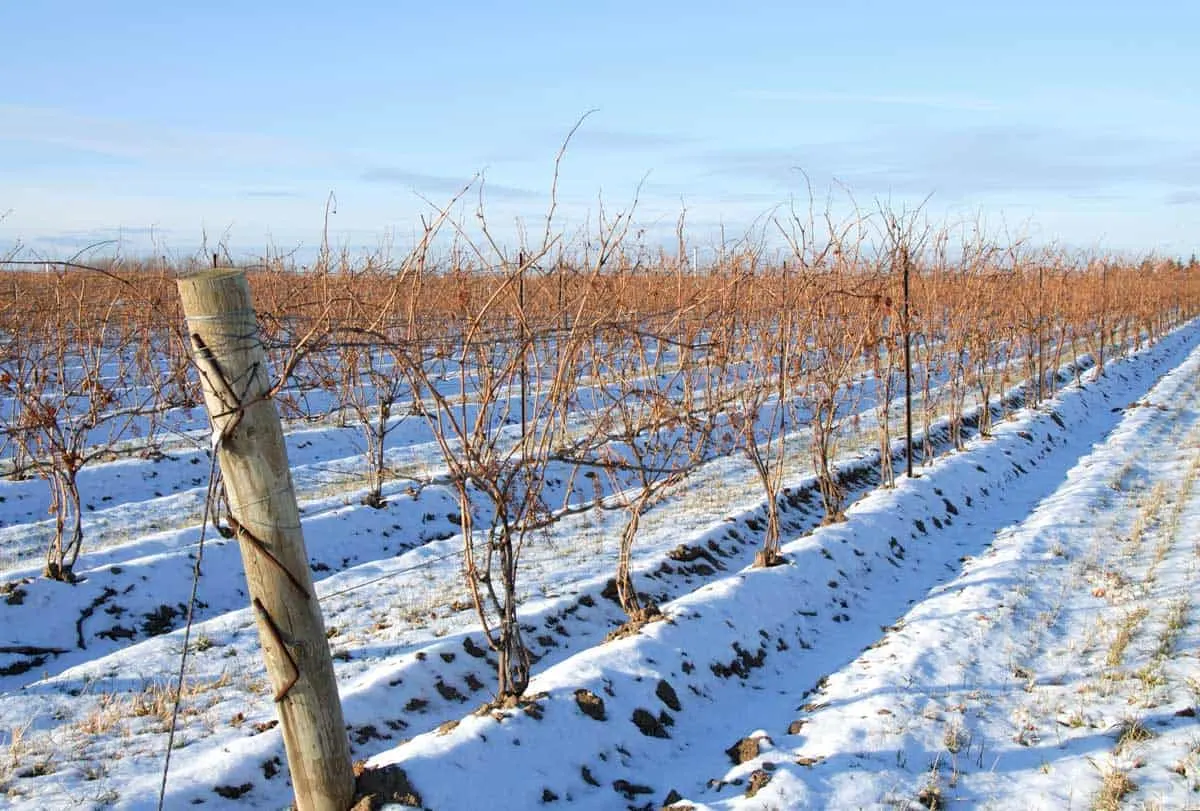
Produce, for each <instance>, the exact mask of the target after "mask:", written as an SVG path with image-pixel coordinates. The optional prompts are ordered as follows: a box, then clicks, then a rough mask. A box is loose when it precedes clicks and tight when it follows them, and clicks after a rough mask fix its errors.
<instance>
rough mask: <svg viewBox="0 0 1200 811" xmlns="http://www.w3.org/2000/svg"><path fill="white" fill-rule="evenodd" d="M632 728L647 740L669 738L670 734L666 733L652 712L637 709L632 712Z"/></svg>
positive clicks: (664, 727)
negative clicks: (635, 728)
mask: <svg viewBox="0 0 1200 811" xmlns="http://www.w3.org/2000/svg"><path fill="white" fill-rule="evenodd" d="M631 720H632V721H633V724H634V726H636V727H637V728H638V731H639V732H641V733H642V734H643V735H645V736H646V737H649V738H669V737H671V735H670V733H668V732H667V728H666V726H664V725H663V722H662V721H660V720H659V719H658V718H657V717H656V716H655V715H654V714H653V713H652V712H650V711H649V710H644V709H642V708H641V707H638V708H637V709H636V710H634V711H633V718H632V719H631Z"/></svg>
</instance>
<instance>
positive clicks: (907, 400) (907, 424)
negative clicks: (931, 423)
mask: <svg viewBox="0 0 1200 811" xmlns="http://www.w3.org/2000/svg"><path fill="white" fill-rule="evenodd" d="M900 263H901V265H902V266H903V272H904V473H905V475H907V476H908V478H910V479H911V478H912V477H913V464H912V462H913V460H912V457H913V426H912V329H911V327H910V326H909V320H908V272H909V262H908V246H907V245H901V246H900ZM925 374H929V370H928V369H926V370H925ZM926 461H928V460H926Z"/></svg>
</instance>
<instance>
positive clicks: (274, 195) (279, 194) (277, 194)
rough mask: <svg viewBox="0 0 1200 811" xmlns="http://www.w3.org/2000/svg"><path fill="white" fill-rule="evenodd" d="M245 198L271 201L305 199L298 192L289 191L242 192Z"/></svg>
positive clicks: (263, 190)
mask: <svg viewBox="0 0 1200 811" xmlns="http://www.w3.org/2000/svg"><path fill="white" fill-rule="evenodd" d="M242 196H243V197H256V198H265V199H269V200H277V199H296V198H300V197H303V196H304V195H302V194H301V193H300V192H298V191H289V190H287V189H247V190H246V191H243V192H242Z"/></svg>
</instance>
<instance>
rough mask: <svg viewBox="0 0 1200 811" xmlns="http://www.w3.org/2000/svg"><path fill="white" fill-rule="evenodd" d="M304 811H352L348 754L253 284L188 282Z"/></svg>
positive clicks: (205, 380) (195, 347)
mask: <svg viewBox="0 0 1200 811" xmlns="http://www.w3.org/2000/svg"><path fill="white" fill-rule="evenodd" d="M178 285H179V295H180V299H181V300H182V303H183V312H184V315H185V316H186V317H187V323H188V336H189V339H190V341H191V344H192V354H193V357H194V359H195V362H196V367H197V369H198V370H199V373H200V382H201V385H202V387H203V390H204V402H205V405H206V406H207V407H208V412H209V416H210V418H211V420H212V424H213V432H214V437H220V441H219V444H217V449H216V450H217V454H218V461H219V462H220V465H221V475H222V476H223V477H224V480H225V487H226V490H227V492H228V495H229V511H230V524H231V525H232V526H233V528H234V530H235V531H236V533H237V539H238V545H239V546H240V547H241V552H242V563H243V564H244V566H245V568H246V581H247V583H248V584H249V588H250V603H251V605H252V606H253V608H254V614H255V618H256V620H257V623H258V635H259V640H260V641H261V643H262V648H263V656H264V658H265V659H266V664H267V673H268V675H269V677H270V680H271V684H272V686H273V688H274V690H275V703H276V708H277V711H278V713H279V722H280V726H281V727H282V729H283V742H284V746H285V747H286V748H287V759H288V768H289V770H290V771H291V776H292V786H293V788H294V790H295V793H296V807H297V809H299V811H346V809H347V808H349V807H350V804H351V802H352V801H353V798H354V774H353V771H352V766H351V761H350V745H349V741H348V739H347V737H346V727H345V723H344V721H343V719H342V705H341V700H340V699H339V697H338V690H337V682H336V681H335V679H334V675H333V661H332V659H331V657H330V655H329V644H328V642H327V641H326V638H325V623H324V621H323V619H322V617H321V608H320V605H319V604H318V602H317V595H316V591H315V590H314V589H313V583H312V576H311V574H310V572H309V568H308V555H307V553H306V551H305V548H304V535H303V532H302V531H301V528H300V511H299V508H298V507H297V505H296V494H295V491H294V490H293V488H292V476H291V471H290V470H289V469H288V460H287V451H286V449H285V447H284V443H283V428H282V425H281V424H280V421H279V413H278V412H277V411H276V409H275V404H274V403H273V402H271V400H270V399H269V396H268V393H269V391H270V388H271V385H270V378H269V375H268V372H267V366H266V364H267V357H266V352H265V351H264V350H263V346H262V342H261V341H260V339H259V334H258V324H257V322H256V320H255V314H254V309H253V307H252V305H251V301H250V286H249V284H248V283H247V281H246V276H245V274H244V273H243V272H242V271H240V270H235V269H228V268H225V269H213V270H205V271H202V272H200V273H196V274H194V275H190V276H185V277H183V278H180V279H179V280H178Z"/></svg>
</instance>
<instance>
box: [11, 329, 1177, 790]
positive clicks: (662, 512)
mask: <svg viewBox="0 0 1200 811" xmlns="http://www.w3.org/2000/svg"><path fill="white" fill-rule="evenodd" d="M1198 338H1200V329H1197V327H1196V326H1195V325H1193V326H1190V327H1186V328H1184V329H1182V330H1180V331H1178V332H1176V333H1175V334H1173V335H1171V336H1169V337H1168V338H1166V339H1165V340H1163V341H1162V342H1161V343H1159V344H1157V345H1155V346H1154V347H1152V348H1150V349H1148V350H1144V351H1143V352H1141V353H1140V354H1138V355H1136V356H1135V357H1134V358H1132V359H1129V360H1122V361H1116V362H1114V363H1113V364H1111V365H1110V366H1109V368H1108V370H1107V374H1106V375H1105V376H1104V377H1102V378H1099V379H1096V380H1094V381H1093V380H1089V381H1088V382H1087V383H1086V384H1085V386H1084V387H1083V388H1082V389H1075V388H1071V389H1067V390H1065V391H1064V392H1062V393H1061V394H1060V395H1059V397H1058V398H1056V399H1055V400H1054V401H1052V402H1051V403H1049V404H1048V405H1045V406H1043V407H1042V408H1041V409H1038V410H1034V411H1022V412H1018V414H1017V415H1016V418H1015V419H1013V420H1010V421H1007V422H1004V423H1002V424H1000V425H999V426H998V428H997V430H996V436H995V438H994V439H991V440H986V441H981V440H973V441H972V443H971V445H970V447H969V448H968V450H967V452H965V453H960V454H951V455H946V456H944V457H941V458H939V459H938V460H937V461H936V462H935V463H934V464H933V465H932V466H930V467H926V468H924V469H922V470H921V471H920V473H921V475H920V477H919V478H918V479H916V480H912V481H901V482H900V485H899V486H898V487H897V488H896V489H894V490H877V491H874V492H866V490H869V488H868V487H867V486H866V485H863V486H862V488H863V492H864V493H865V495H864V497H863V498H861V499H860V500H859V501H857V503H856V504H855V505H854V506H853V507H852V508H851V510H850V511H849V520H848V521H846V522H845V523H843V524H838V525H834V526H826V527H819V528H817V527H815V525H816V523H817V520H818V519H819V515H820V509H819V506H818V505H817V502H816V500H815V499H814V498H813V497H812V495H811V492H810V491H809V490H807V489H806V484H808V483H806V482H805V481H804V480H803V479H799V478H797V479H796V480H795V481H793V482H791V487H790V490H789V493H788V497H787V499H786V502H787V503H786V509H785V512H784V518H785V530H786V543H785V546H784V553H785V556H786V557H787V565H784V566H781V567H776V568H772V569H769V570H754V569H749V568H747V566H748V564H749V563H750V561H751V559H752V557H753V552H754V547H755V544H756V542H757V539H758V534H759V532H760V531H761V528H762V523H761V521H762V518H761V516H762V510H761V506H762V505H761V503H760V501H759V500H758V499H759V496H758V493H757V491H756V489H755V487H754V486H753V483H752V481H751V480H750V478H749V476H748V473H747V470H746V468H745V465H744V464H743V463H741V462H740V461H739V460H737V459H735V458H729V459H716V460H714V461H713V462H711V463H709V464H708V465H707V466H706V467H705V469H704V470H703V471H702V472H701V475H700V477H699V478H698V479H697V480H695V481H694V482H693V483H692V486H690V487H689V488H687V489H686V490H685V491H683V492H680V493H678V494H677V495H676V496H674V497H673V498H671V499H669V500H668V501H666V502H665V503H664V504H662V505H660V506H659V507H658V508H656V509H655V510H654V511H653V512H652V513H651V516H652V518H650V517H648V521H647V524H648V525H647V527H646V530H645V532H646V536H645V538H644V541H643V542H641V543H640V545H639V560H638V578H639V586H640V587H641V588H643V589H644V590H646V591H647V592H650V593H652V594H654V595H655V596H656V597H657V598H659V599H660V600H661V601H662V602H663V607H664V612H665V614H666V616H667V620H666V621H664V622H658V623H653V624H651V625H648V626H646V627H645V628H644V629H643V630H642V632H641V633H639V634H638V635H636V636H633V637H627V638H624V639H620V640H617V641H613V642H607V643H606V642H604V641H603V640H604V637H605V635H606V634H607V633H608V632H609V631H610V630H612V628H613V627H615V626H616V625H618V624H619V623H620V622H621V614H620V611H619V609H618V608H617V607H616V606H615V605H614V604H613V603H612V602H611V601H610V600H609V599H607V598H605V597H604V596H603V594H602V592H603V591H604V586H605V583H606V581H607V579H608V578H609V577H610V576H611V570H612V560H613V556H612V551H613V550H612V547H613V545H614V544H613V538H614V534H615V533H616V532H617V530H618V528H617V526H616V525H615V521H616V520H618V518H619V516H615V515H611V514H606V515H593V514H590V513H589V514H585V515H580V516H574V517H572V518H570V519H568V520H565V521H564V522H562V524H561V525H559V526H557V527H556V528H555V529H554V531H553V532H551V533H549V534H547V535H546V536H544V537H542V538H540V539H539V541H538V544H537V546H538V551H537V553H536V554H532V555H531V556H530V558H529V569H528V570H527V571H526V573H525V575H524V577H525V583H526V586H527V588H528V592H527V594H526V603H525V605H524V608H523V612H522V618H523V621H524V622H525V623H526V624H527V628H528V631H527V634H526V637H527V639H529V640H530V641H531V642H532V643H533V646H534V649H535V653H536V654H537V655H538V656H539V657H540V658H539V661H538V664H537V665H536V668H535V672H536V675H535V678H534V681H533V684H532V685H531V688H530V696H531V697H532V699H533V700H532V701H531V703H529V704H527V705H525V706H522V707H518V708H513V709H512V710H507V711H502V712H493V713H490V714H489V713H485V714H482V715H476V714H472V710H473V709H474V708H476V707H478V706H479V705H480V704H482V703H483V702H485V701H486V700H488V699H489V698H490V697H491V696H490V693H489V689H490V686H491V684H492V683H493V680H494V674H493V672H492V667H491V665H490V663H489V661H488V659H489V655H488V653H487V652H486V651H485V650H484V649H483V646H482V637H481V635H480V634H479V632H478V629H477V626H476V624H475V622H474V619H473V616H472V613H471V612H470V611H469V610H462V609H463V606H464V603H463V602H462V598H463V597H464V596H465V595H464V594H463V593H462V590H461V587H460V586H459V585H458V576H457V571H458V565H459V560H458V556H457V553H458V548H459V543H458V541H457V538H456V537H455V536H454V533H455V532H456V531H457V525H456V523H455V521H456V519H457V515H456V513H455V510H456V509H457V505H456V503H455V502H454V501H453V499H451V497H450V494H449V492H448V491H446V490H444V489H442V488H441V487H439V486H437V485H436V484H432V485H429V486H426V487H424V488H422V489H419V490H412V491H411V492H410V491H409V490H408V487H409V483H407V482H404V481H399V482H396V483H395V484H394V485H393V486H392V487H391V489H390V492H388V493H387V495H388V497H389V504H388V506H387V507H386V508H385V509H383V510H372V509H368V508H365V507H362V506H361V505H359V504H357V502H356V501H355V499H354V498H352V497H350V496H347V495H346V494H345V493H343V492H340V491H337V490H336V488H334V483H335V482H336V479H337V476H340V475H343V474H342V471H341V468H340V467H339V465H338V464H337V463H336V460H334V459H331V458H330V457H331V451H330V450H329V448H331V447H332V444H330V445H328V446H326V445H323V444H322V443H335V441H336V439H335V438H331V437H332V435H331V434H330V433H329V432H319V431H318V432H314V433H313V434H311V435H310V436H307V437H303V436H301V435H299V434H297V435H295V436H293V437H292V439H291V447H292V449H293V462H294V463H296V464H297V465H298V466H299V467H298V470H299V472H298V476H297V478H298V481H299V482H300V484H301V489H302V491H303V492H304V493H306V496H307V497H306V501H305V504H304V509H305V516H306V519H305V531H306V536H307V539H308V544H309V551H310V556H311V558H312V563H313V568H314V577H316V578H318V579H319V587H318V589H319V592H320V594H321V595H322V607H323V609H324V612H325V616H326V623H327V625H328V626H329V627H330V631H331V634H332V636H331V645H332V647H333V650H334V654H335V658H336V664H337V673H338V680H339V685H340V687H341V690H342V700H343V703H344V706H345V712H346V719H347V723H348V724H349V725H350V730H349V733H350V736H351V740H352V742H353V747H354V752H355V756H356V757H359V758H368V759H370V762H371V763H372V764H386V763H396V764H399V765H400V766H401V767H402V768H403V769H404V771H405V773H406V774H407V776H408V779H409V781H410V782H411V787H412V789H413V791H414V792H415V794H417V795H419V797H420V800H421V802H422V803H423V805H425V806H426V807H430V808H435V809H473V808H539V807H548V808H552V807H558V806H563V807H566V806H569V807H573V808H574V807H578V808H597V809H601V808H603V809H608V808H625V807H634V808H642V807H650V808H658V807H660V806H662V805H664V804H667V803H677V804H678V805H679V806H680V807H681V808H682V807H687V806H692V807H696V808H727V807H728V808H733V807H738V808H796V807H799V808H804V807H832V808H856V807H865V808H873V807H898V808H907V807H913V808H919V807H931V806H932V805H934V804H938V805H948V806H949V807H994V808H1023V807H1033V808H1070V807H1074V808H1087V807H1091V806H1092V805H1096V804H1099V803H1100V802H1101V801H1104V800H1106V795H1105V794H1104V792H1113V793H1117V792H1118V791H1124V800H1123V801H1124V802H1126V803H1129V804H1131V805H1132V806H1133V807H1138V806H1139V804H1140V805H1142V806H1149V807H1153V804H1154V803H1158V804H1159V805H1160V807H1163V808H1187V807H1194V806H1198V805H1200V802H1198V801H1200V793H1194V792H1193V787H1194V786H1197V785H1200V774H1198V773H1197V768H1198V767H1200V763H1198V762H1197V758H1198V755H1197V751H1200V729H1198V728H1197V727H1196V725H1195V718H1194V709H1193V708H1194V707H1195V705H1196V703H1197V702H1198V701H1200V696H1198V693H1200V669H1198V668H1197V663H1196V660H1195V658H1194V656H1195V650H1196V643H1197V633H1196V630H1195V627H1194V622H1193V620H1194V618H1195V609H1194V606H1193V603H1194V602H1195V600H1194V598H1193V591H1194V590H1196V589H1197V588H1198V587H1197V586H1196V585H1194V583H1195V582H1196V577H1195V574H1196V572H1195V570H1196V560H1197V542H1198V541H1200V535H1198V534H1197V532H1196V530H1195V526H1196V525H1197V523H1196V522H1197V519H1200V492H1198V488H1197V485H1196V475H1195V474H1196V471H1197V469H1198V466H1200V461H1198V460H1200V451H1198V448H1200V425H1198V421H1200V382H1198V381H1200V349H1196V347H1197V343H1198V340H1197V339H1198ZM306 442H307V443H309V444H307V445H305V444H304V443H306ZM332 455H333V456H337V455H338V454H336V453H332ZM418 461H420V460H418ZM422 464H424V463H423V462H422ZM150 474H153V475H152V476H151V475H150ZM93 475H95V476H96V477H97V479H96V480H95V481H92V482H90V484H89V490H88V492H90V493H92V494H93V495H92V497H93V499H94V500H95V503H94V507H95V513H96V516H95V517H94V519H93V520H94V522H95V523H94V526H95V527H97V529H95V530H94V531H96V532H105V531H106V532H108V533H110V541H109V543H107V544H105V545H104V548H103V549H100V550H99V551H96V552H94V553H91V554H89V555H88V556H86V558H85V559H84V561H81V562H83V563H85V565H83V566H81V567H80V571H83V572H84V573H85V574H86V577H87V582H85V583H83V584H80V585H77V586H66V585H61V584H53V583H48V582H46V581H43V580H38V579H30V578H29V575H31V574H32V573H33V572H32V571H31V570H30V569H29V568H22V567H21V566H19V565H18V566H15V567H13V568H11V569H10V570H8V571H7V572H5V573H3V576H0V581H7V582H8V583H9V585H8V586H7V587H6V589H7V592H6V594H5V595H0V618H2V621H0V651H3V653H0V668H3V669H2V670H0V672H2V673H4V674H5V675H3V676H0V689H3V691H4V692H3V694H0V790H2V791H3V792H4V795H2V796H5V798H6V800H7V801H8V802H9V803H11V805H12V806H13V807H16V808H30V809H34V808H38V809H40V808H68V807H70V808H79V807H82V808H90V807H121V808H125V807H128V808H153V807H155V805H156V804H157V800H158V790H159V784H160V781H161V779H162V767H163V754H164V751H165V747H166V734H165V729H166V724H167V721H168V720H169V715H170V709H171V704H172V702H171V701H170V687H169V685H170V683H171V679H172V678H173V675H174V673H175V672H176V670H177V668H178V664H179V654H180V650H181V644H182V636H181V634H180V632H179V631H177V630H169V629H172V628H177V627H178V614H179V612H180V610H181V608H183V607H184V605H183V603H184V602H185V601H186V599H187V593H188V590H189V589H190V585H191V578H192V568H193V566H194V564H195V555H196V553H197V551H198V550H197V545H196V542H197V540H198V531H197V528H196V526H195V521H196V516H197V515H198V509H199V503H200V502H199V496H198V495H196V494H195V492H194V488H195V486H196V485H195V482H194V481H193V480H194V479H203V477H206V475H207V461H206V459H205V458H204V454H203V453H201V452H195V453H190V454H189V453H183V452H180V453H178V454H176V456H175V458H174V459H169V460H163V461H159V462H157V463H151V462H148V461H145V460H132V461H130V462H124V463H117V464H113V465H107V466H103V467H101V468H97V470H96V472H95V473H94V474H93ZM147 477H149V478H150V479H154V480H157V481H158V482H160V485H159V487H160V489H159V490H158V493H159V495H157V496H154V497H153V498H149V499H143V500H136V499H134V498H133V497H132V495H131V494H132V493H134V492H140V489H139V488H144V487H145V482H146V481H147V480H148V478H147ZM330 477H333V478H330ZM22 488H24V489H22ZM326 491H328V492H326ZM37 492H40V491H37ZM330 493H334V494H332V495H331V494H330ZM0 497H3V501H0V519H2V520H3V522H4V527H5V529H4V530H3V532H4V533H5V537H8V538H13V539H16V538H18V537H19V536H20V533H21V532H22V529H21V528H22V527H23V526H24V527H28V526H29V525H30V524H31V522H33V521H35V520H36V519H38V518H40V515H38V514H37V512H38V511H37V509H36V508H35V506H31V505H34V504H35V502H36V499H37V496H36V495H35V490H34V489H33V487H32V485H30V484H29V483H19V482H5V483H3V484H0ZM105 521H107V523H103V522H105ZM150 525H157V527H158V529H157V530H156V531H147V530H146V527H147V526H150ZM139 528H140V529H139ZM27 531H30V530H27ZM111 533H118V534H119V533H127V535H128V537H127V538H124V539H122V540H120V542H112V537H111ZM202 570H203V572H204V576H203V577H202V578H201V580H200V595H199V599H200V601H201V604H202V606H203V607H202V608H201V610H200V613H199V616H200V618H201V621H200V622H199V624H198V625H197V626H196V627H195V628H193V631H192V652H191V655H190V656H189V659H188V684H187V687H186V688H185V691H184V697H183V701H182V704H181V710H180V712H181V717H180V723H179V732H178V733H177V736H176V740H175V746H176V749H175V750H174V752H173V756H172V763H171V770H170V775H169V779H168V782H167V793H166V802H165V806H166V807H168V808H181V807H194V806H199V807H206V808H226V807H230V808H279V807H285V806H286V805H287V804H288V803H289V802H290V800H291V795H290V790H289V785H288V783H287V773H286V768H284V766H283V751H282V744H281V740H280V737H279V734H278V730H277V729H276V728H275V727H274V723H273V721H274V713H273V707H272V705H271V701H270V695H269V690H268V689H267V685H266V680H265V674H264V673H263V672H262V669H261V665H260V663H259V658H258V653H257V640H256V637H255V633H254V628H253V619H252V617H251V615H250V614H249V612H248V611H247V610H245V609H244V608H242V606H244V605H245V601H246V598H245V596H244V594H243V593H242V592H243V590H244V583H243V582H242V579H241V573H240V568H239V563H238V558H237V552H236V548H235V547H234V546H233V545H232V544H227V543H224V542H222V541H219V540H218V541H213V539H211V538H210V540H209V545H208V546H207V547H206V548H205V550H204V558H203V563H202ZM163 631H167V632H165V633H163ZM18 647H24V648H28V649H30V650H26V651H24V652H13V649H15V648H18ZM34 649H37V650H40V652H33V651H34ZM1112 807H1116V805H1114V806H1112Z"/></svg>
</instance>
